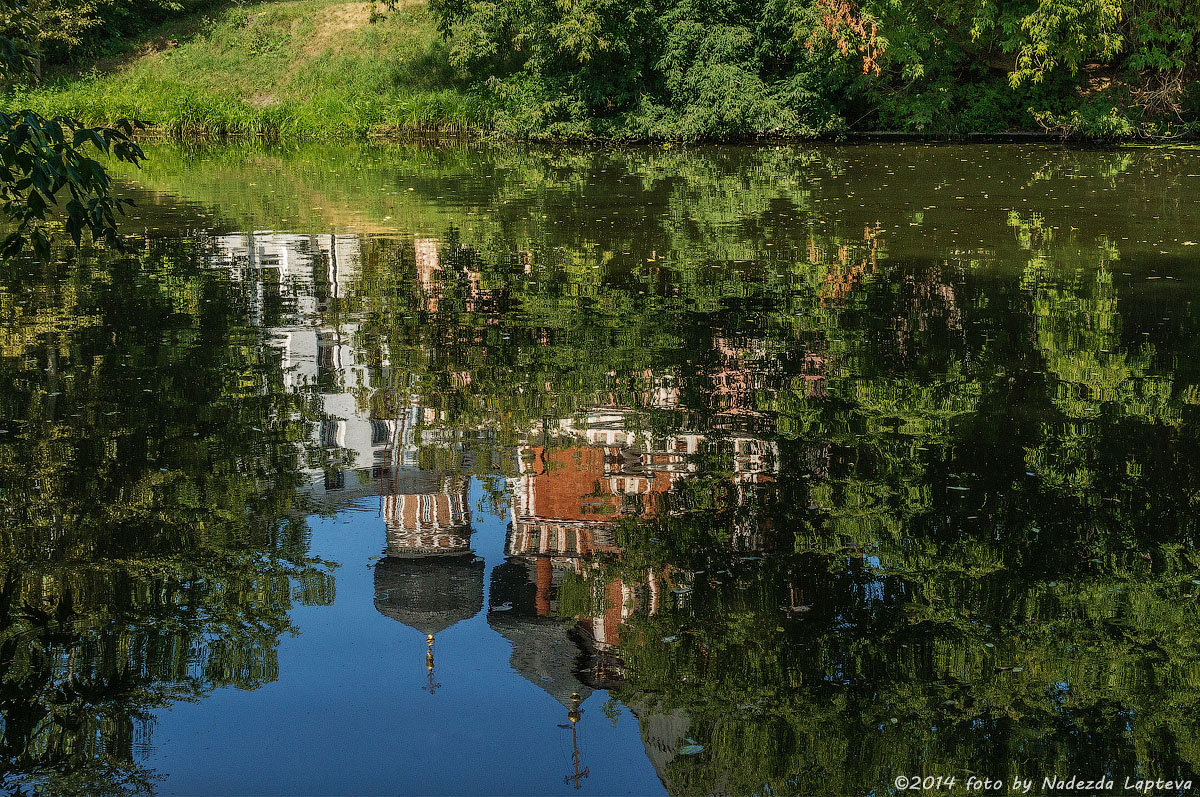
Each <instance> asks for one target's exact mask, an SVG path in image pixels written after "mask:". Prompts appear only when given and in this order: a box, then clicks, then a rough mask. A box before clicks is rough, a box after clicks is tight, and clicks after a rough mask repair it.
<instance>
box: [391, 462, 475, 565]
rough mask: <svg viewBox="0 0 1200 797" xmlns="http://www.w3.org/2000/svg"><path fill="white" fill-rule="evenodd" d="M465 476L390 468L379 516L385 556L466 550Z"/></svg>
mask: <svg viewBox="0 0 1200 797" xmlns="http://www.w3.org/2000/svg"><path fill="white" fill-rule="evenodd" d="M469 481H470V480H469V479H468V477H466V476H440V477H439V476H436V475H434V474H431V473H427V472H425V471H421V470H416V469H405V470H400V469H394V470H392V471H390V472H389V473H388V474H387V478H386V479H385V483H386V487H388V488H390V489H388V490H387V494H386V495H385V496H384V499H383V516H384V520H385V522H386V523H387V550H388V555H389V556H406V557H410V556H439V555H454V554H460V553H463V552H464V551H467V550H469V549H470V537H471V512H470V509H469V498H468V486H469Z"/></svg>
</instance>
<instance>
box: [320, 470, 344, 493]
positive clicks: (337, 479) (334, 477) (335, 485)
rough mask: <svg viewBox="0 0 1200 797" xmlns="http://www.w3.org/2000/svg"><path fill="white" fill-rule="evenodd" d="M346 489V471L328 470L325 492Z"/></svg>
mask: <svg viewBox="0 0 1200 797" xmlns="http://www.w3.org/2000/svg"><path fill="white" fill-rule="evenodd" d="M344 489H346V471H344V470H327V471H325V491H326V492H329V491H330V490H344Z"/></svg>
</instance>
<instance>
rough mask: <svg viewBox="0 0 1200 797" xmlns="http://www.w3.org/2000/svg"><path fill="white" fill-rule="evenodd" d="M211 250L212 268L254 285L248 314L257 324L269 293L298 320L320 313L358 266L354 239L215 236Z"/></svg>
mask: <svg viewBox="0 0 1200 797" xmlns="http://www.w3.org/2000/svg"><path fill="white" fill-rule="evenodd" d="M215 244H216V250H217V252H216V262H215V263H214V264H213V265H218V266H222V267H224V268H227V269H229V271H230V272H231V273H232V274H234V275H235V276H238V277H240V278H241V279H244V280H246V281H248V282H253V284H254V285H255V288H256V291H255V292H254V293H253V294H252V295H251V313H252V318H254V317H257V318H258V319H259V320H261V314H262V311H263V308H264V306H265V305H266V302H267V299H268V298H269V296H270V295H271V294H272V293H274V294H275V295H276V296H278V297H279V298H280V299H283V300H285V301H286V302H288V304H289V305H290V307H289V309H294V310H295V311H296V312H297V313H298V314H299V315H300V316H301V317H303V318H310V317H312V316H313V315H314V314H317V313H321V312H324V310H325V309H326V304H327V302H328V301H329V299H330V298H333V297H337V296H342V295H344V293H345V285H346V284H347V282H348V281H349V279H350V278H351V277H353V276H354V274H356V273H357V272H358V269H359V265H360V264H361V262H362V239H361V238H360V237H359V236H357V235H347V234H338V233H323V234H320V235H298V234H296V233H276V232H244V233H235V234H232V235H221V236H217V238H216V239H215Z"/></svg>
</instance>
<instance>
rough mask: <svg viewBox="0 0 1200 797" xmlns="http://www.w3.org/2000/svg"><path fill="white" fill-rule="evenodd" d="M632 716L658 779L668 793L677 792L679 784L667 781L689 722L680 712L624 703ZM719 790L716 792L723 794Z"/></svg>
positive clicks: (683, 712) (689, 730) (634, 703)
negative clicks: (639, 728) (639, 730)
mask: <svg viewBox="0 0 1200 797" xmlns="http://www.w3.org/2000/svg"><path fill="white" fill-rule="evenodd" d="M627 705H628V706H629V708H630V710H631V711H632V712H633V716H635V717H637V720H638V725H639V726H640V727H641V731H642V743H643V744H644V745H645V747H646V757H647V758H648V759H650V765H651V766H653V767H654V771H655V773H657V775H658V779H659V780H660V781H661V782H662V784H663V786H665V787H666V788H667V791H668V792H671V793H674V792H676V791H680V789H678V788H674V787H676V786H678V784H674V783H671V782H670V767H671V763H672V762H673V761H674V760H675V758H676V756H677V755H678V754H679V748H680V747H682V746H683V745H684V744H685V743H686V742H685V738H686V737H687V735H688V734H689V733H691V725H692V722H691V719H690V718H689V717H688V715H687V712H686V711H685V710H683V709H679V708H677V709H674V710H673V711H671V712H669V713H667V712H665V711H664V710H663V708H662V707H651V706H648V705H644V704H640V703H638V702H633V703H627ZM723 791H724V790H723V789H720V790H718V793H720V792H723Z"/></svg>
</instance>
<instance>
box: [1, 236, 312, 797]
mask: <svg viewBox="0 0 1200 797" xmlns="http://www.w3.org/2000/svg"><path fill="white" fill-rule="evenodd" d="M194 257H195V252H194V251H193V250H192V249H191V248H190V244H167V245H162V244H155V245H153V246H151V247H149V248H148V249H147V251H146V252H145V253H144V254H143V255H141V256H140V257H139V258H138V259H136V260H116V259H107V258H106V259H103V260H100V261H97V260H94V259H81V260H79V261H78V262H77V263H75V264H73V265H71V266H69V267H67V269H66V270H65V272H64V273H62V274H54V273H47V274H32V273H20V272H18V273H17V274H15V275H10V276H9V278H8V279H7V280H6V282H5V284H4V285H3V286H0V308H2V312H3V313H4V323H3V328H4V329H5V330H7V331H9V332H10V333H13V332H14V331H16V333H15V334H9V336H8V337H7V338H6V341H5V344H4V349H3V352H2V359H0V380H2V382H3V389H2V390H0V405H2V415H3V417H5V418H15V419H20V420H17V421H6V422H5V423H4V426H5V427H6V428H5V432H4V434H3V435H2V436H0V494H2V495H3V502H2V503H0V511H2V513H3V515H2V516H0V523H2V524H3V528H4V533H3V535H2V536H0V551H2V557H0V561H2V564H0V616H3V622H2V624H0V627H2V629H3V630H0V662H2V663H0V708H2V711H3V716H4V724H3V738H2V742H0V762H2V764H0V766H2V768H3V769H4V771H5V772H6V773H7V775H6V780H5V781H4V784H5V785H6V786H14V785H16V784H17V783H27V784H34V785H40V786H42V787H45V788H47V789H48V790H50V791H53V792H75V793H79V792H98V791H109V790H112V789H114V788H117V789H120V788H133V789H140V788H148V785H149V781H150V779H152V778H153V773H152V772H150V771H148V770H146V769H144V768H143V767H142V766H141V765H140V764H139V763H138V758H139V757H140V751H141V750H142V749H143V748H144V747H145V745H146V744H147V743H148V740H149V734H150V731H151V727H152V711H153V710H154V709H156V708H158V707H161V706H163V705H165V704H166V703H168V702H169V701H171V700H175V699H187V698H194V697H198V696H201V695H203V694H205V693H206V692H208V691H210V690H212V689H213V688H215V687H220V686H237V687H240V688H255V687H257V686H260V685H262V684H264V683H268V682H270V681H272V680H274V679H275V678H276V672H277V663H276V659H275V656H276V653H275V648H276V644H277V640H278V638H279V635H280V634H282V633H284V632H286V631H288V630H289V629H290V628H291V625H290V622H289V620H288V617H287V613H288V611H289V609H290V608H291V606H292V605H293V602H295V601H299V602H302V603H310V604H312V603H316V604H320V603H326V602H328V601H330V600H331V599H332V589H333V584H332V580H331V579H330V577H329V575H328V574H327V573H326V572H325V571H324V569H323V568H322V567H319V566H318V565H319V564H320V563H318V562H315V561H313V560H312V559H311V558H309V557H308V555H307V553H306V549H307V543H306V540H305V528H304V524H303V521H302V520H301V518H302V516H303V510H302V508H301V507H300V506H298V505H297V498H296V496H297V494H296V492H295V487H296V485H297V479H298V476H297V465H298V463H297V456H298V451H299V449H298V447H297V445H296V444H297V442H299V441H301V440H303V439H304V437H305V436H306V435H307V432H308V421H307V419H305V418H303V417H302V416H301V415H300V413H299V411H300V409H301V406H300V405H299V404H298V403H297V401H296V399H294V398H293V397H292V396H289V395H288V394H287V393H285V391H284V390H283V387H282V383H281V377H282V372H281V370H280V368H279V366H278V363H277V362H276V360H277V355H275V354H274V353H273V349H271V348H270V347H269V346H267V345H266V341H265V340H264V338H263V334H262V332H261V331H259V330H256V329H253V328H250V327H247V326H246V324H245V320H244V319H245V308H244V305H243V304H242V301H241V299H240V298H239V294H238V293H237V292H235V291H234V290H233V289H232V288H231V286H230V284H229V283H228V282H227V281H226V280H224V279H223V277H222V275H220V274H219V273H218V272H215V271H208V270H204V269H201V268H198V267H197V266H196V265H194V263H195V260H194Z"/></svg>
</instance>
